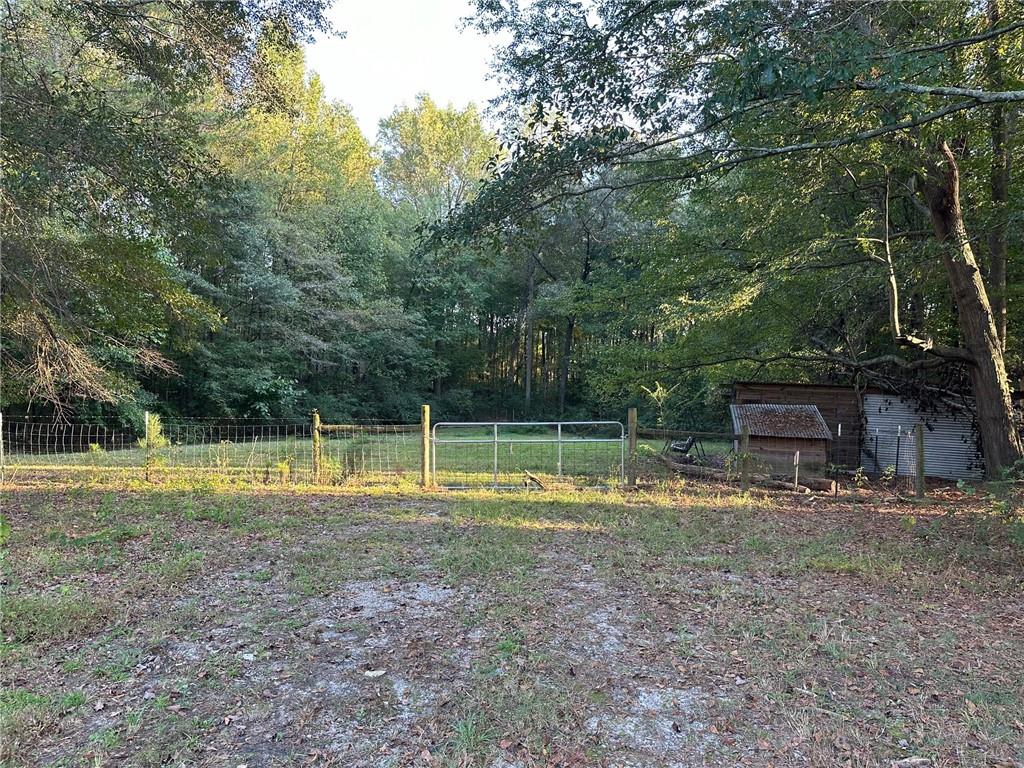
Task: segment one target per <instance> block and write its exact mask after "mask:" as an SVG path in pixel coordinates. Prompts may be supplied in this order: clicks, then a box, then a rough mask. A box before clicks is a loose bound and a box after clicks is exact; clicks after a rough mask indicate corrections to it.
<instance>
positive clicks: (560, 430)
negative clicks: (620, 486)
mask: <svg viewBox="0 0 1024 768" xmlns="http://www.w3.org/2000/svg"><path fill="white" fill-rule="evenodd" d="M558 476H559V477H561V476H562V422H558ZM620 482H621V481H620Z"/></svg>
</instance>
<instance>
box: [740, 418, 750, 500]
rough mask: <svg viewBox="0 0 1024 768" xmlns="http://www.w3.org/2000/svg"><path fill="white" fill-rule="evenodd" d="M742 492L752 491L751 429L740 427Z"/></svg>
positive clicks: (744, 425) (745, 426) (744, 426)
mask: <svg viewBox="0 0 1024 768" xmlns="http://www.w3.org/2000/svg"><path fill="white" fill-rule="evenodd" d="M740 490H741V491H743V492H744V493H746V492H747V491H749V490H750V427H748V426H747V425H746V424H743V425H742V426H741V427H740Z"/></svg>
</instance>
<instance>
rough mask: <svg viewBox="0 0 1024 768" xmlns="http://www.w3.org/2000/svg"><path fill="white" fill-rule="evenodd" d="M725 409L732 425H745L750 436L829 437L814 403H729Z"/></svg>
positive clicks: (737, 428) (805, 438) (830, 433)
mask: <svg viewBox="0 0 1024 768" xmlns="http://www.w3.org/2000/svg"><path fill="white" fill-rule="evenodd" d="M729 411H730V412H731V413H732V426H733V429H734V430H735V431H736V432H737V433H739V432H740V431H741V430H742V429H743V426H744V425H746V427H747V429H749V430H750V435H751V437H796V438H801V439H804V440H831V439H832V431H831V430H830V429H829V428H828V425H827V424H826V423H825V419H823V418H822V416H821V412H820V411H819V410H818V406H816V405H772V404H769V403H759V404H756V405H755V404H750V405H735V404H733V405H730V406H729Z"/></svg>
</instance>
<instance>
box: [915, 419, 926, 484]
mask: <svg viewBox="0 0 1024 768" xmlns="http://www.w3.org/2000/svg"><path fill="white" fill-rule="evenodd" d="M914 437H915V438H916V443H917V467H916V470H917V471H916V473H915V474H916V477H915V480H916V481H917V482H916V483H915V485H916V487H915V488H914V490H915V491H917V498H919V499H923V498H924V424H918V425H917V426H916V427H914Z"/></svg>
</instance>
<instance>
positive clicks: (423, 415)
mask: <svg viewBox="0 0 1024 768" xmlns="http://www.w3.org/2000/svg"><path fill="white" fill-rule="evenodd" d="M420 428H421V429H422V435H421V438H422V439H421V442H420V487H421V488H429V487H430V485H431V482H430V406H429V405H423V407H422V408H421V409H420Z"/></svg>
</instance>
